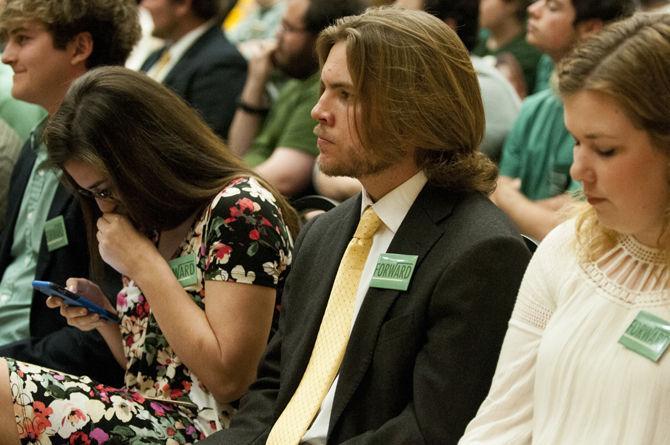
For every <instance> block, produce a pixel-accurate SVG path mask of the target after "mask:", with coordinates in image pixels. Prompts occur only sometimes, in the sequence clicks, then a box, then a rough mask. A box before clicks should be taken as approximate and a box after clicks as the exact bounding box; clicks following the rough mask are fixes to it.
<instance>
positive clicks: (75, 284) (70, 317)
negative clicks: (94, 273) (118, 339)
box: [47, 278, 116, 331]
mask: <svg viewBox="0 0 670 445" xmlns="http://www.w3.org/2000/svg"><path fill="white" fill-rule="evenodd" d="M66 287H67V290H69V291H70V292H73V293H75V294H80V295H82V296H84V297H86V298H88V299H89V300H91V301H92V302H93V303H95V304H97V305H98V306H102V307H104V308H105V309H107V310H108V311H110V312H112V313H115V312H116V311H115V310H114V308H113V307H112V305H111V303H110V302H109V300H108V299H107V297H105V294H104V293H103V292H102V290H101V289H100V287H99V286H98V285H97V284H95V283H93V282H92V281H89V280H87V279H84V278H70V279H68V280H67V282H66ZM47 306H48V307H50V308H58V307H59V308H60V314H61V315H62V316H63V317H65V318H66V319H67V323H68V324H69V325H70V326H74V327H76V328H77V329H79V330H81V331H91V330H93V329H97V328H100V327H103V326H105V325H107V324H108V322H107V321H105V320H104V319H102V318H101V317H100V315H98V314H94V313H91V312H89V311H88V309H86V308H83V307H79V306H69V305H67V304H65V303H64V302H63V300H62V299H61V298H58V297H49V298H47Z"/></svg>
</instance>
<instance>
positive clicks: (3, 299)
mask: <svg viewBox="0 0 670 445" xmlns="http://www.w3.org/2000/svg"><path fill="white" fill-rule="evenodd" d="M7 301H9V295H5V294H2V295H0V303H7Z"/></svg>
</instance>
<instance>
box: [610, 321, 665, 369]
mask: <svg viewBox="0 0 670 445" xmlns="http://www.w3.org/2000/svg"><path fill="white" fill-rule="evenodd" d="M619 343H621V344H622V345H624V346H625V347H627V348H628V349H630V350H631V351H634V352H636V353H638V354H640V355H641V356H643V357H646V358H648V359H649V360H652V361H654V362H657V361H658V359H659V358H661V356H662V355H663V353H664V352H665V351H666V350H667V349H668V346H669V345H670V323H668V322H667V321H665V320H663V319H662V318H659V317H657V316H655V315H654V314H651V313H649V312H647V311H640V313H638V314H637V317H635V320H633V322H632V323H631V324H630V326H628V329H626V332H625V333H624V334H623V335H622V336H621V338H620V339H619Z"/></svg>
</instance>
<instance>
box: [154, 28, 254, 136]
mask: <svg viewBox="0 0 670 445" xmlns="http://www.w3.org/2000/svg"><path fill="white" fill-rule="evenodd" d="M164 50H165V48H163V49H160V50H158V51H155V52H154V53H152V54H151V55H149V57H148V58H147V60H146V61H145V62H144V64H143V65H142V68H141V69H142V71H145V72H146V71H148V70H149V69H150V68H151V67H152V66H153V64H154V63H156V61H158V59H159V58H160V56H161V54H162V53H163V51H164ZM246 77H247V62H246V60H245V59H244V57H242V55H241V54H240V52H239V51H238V50H237V48H235V46H234V45H232V44H231V43H230V42H229V41H228V39H226V36H225V35H224V34H223V32H222V31H221V28H219V27H218V26H216V25H215V26H212V27H211V28H210V29H208V30H207V31H206V32H205V33H204V34H203V35H202V36H200V37H199V38H198V39H197V40H196V41H195V42H194V43H193V45H191V47H190V48H189V49H187V50H186V52H185V53H184V55H183V56H182V58H181V59H180V60H179V61H178V62H177V64H176V65H175V66H174V67H172V69H171V70H170V72H169V73H168V75H167V77H165V80H164V81H163V84H165V85H166V86H168V87H170V88H171V89H172V90H173V91H174V92H175V93H177V94H178V95H179V96H181V97H182V98H183V99H184V100H185V101H186V102H188V103H189V104H190V105H191V106H192V107H193V108H195V109H196V110H198V111H199V112H200V114H201V115H202V117H203V118H204V119H205V122H207V124H208V125H209V126H210V128H212V129H213V130H214V131H215V132H216V133H217V134H218V135H219V136H220V137H222V138H226V137H227V136H228V127H230V123H231V122H232V120H233V115H234V114H235V103H236V101H237V98H238V97H239V95H240V94H241V93H242V87H244V82H245V80H246ZM166 111H168V112H169V110H166Z"/></svg>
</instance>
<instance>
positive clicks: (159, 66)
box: [148, 48, 172, 80]
mask: <svg viewBox="0 0 670 445" xmlns="http://www.w3.org/2000/svg"><path fill="white" fill-rule="evenodd" d="M171 59H172V56H170V50H169V49H167V48H166V49H165V50H164V51H163V54H161V56H160V57H159V59H158V60H157V61H156V63H155V64H154V66H153V67H152V68H151V70H150V74H151V75H150V76H149V77H151V78H152V79H154V80H157V79H158V76H160V74H161V73H162V72H163V70H164V69H165V67H166V66H167V64H168V63H170V60H171ZM148 74H149V73H148Z"/></svg>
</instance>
